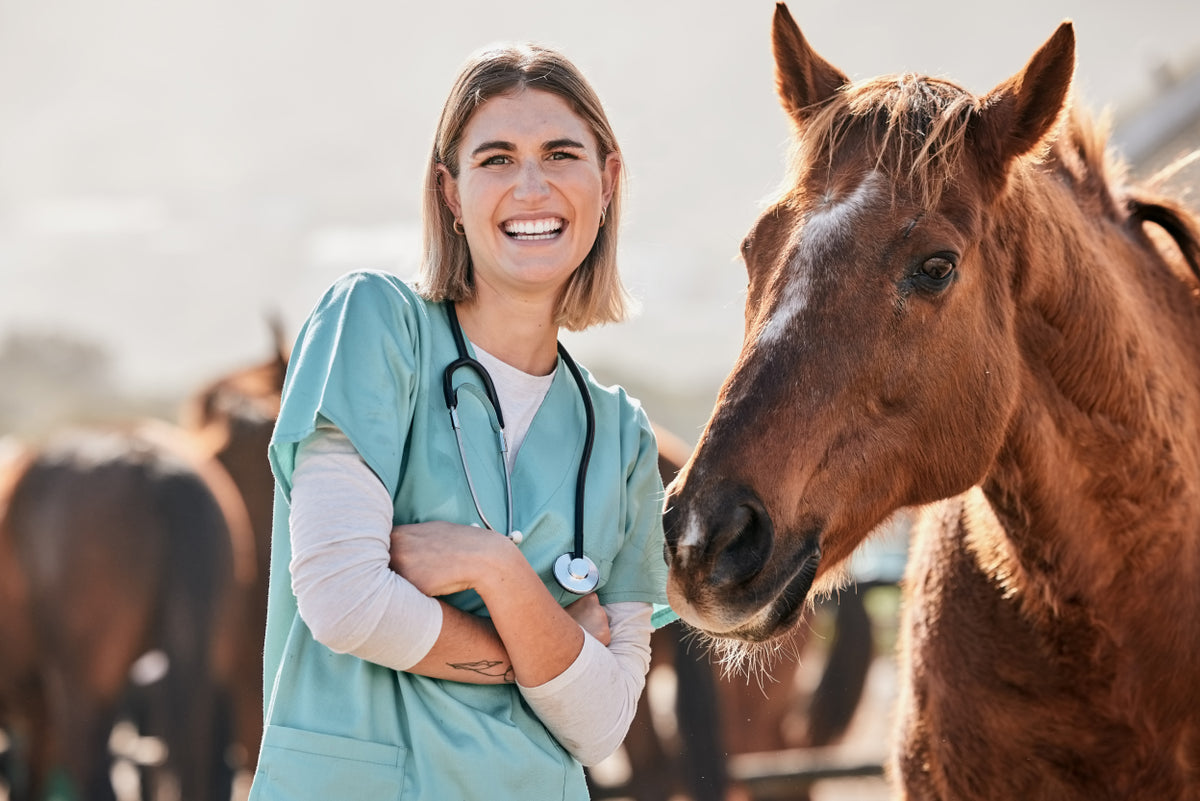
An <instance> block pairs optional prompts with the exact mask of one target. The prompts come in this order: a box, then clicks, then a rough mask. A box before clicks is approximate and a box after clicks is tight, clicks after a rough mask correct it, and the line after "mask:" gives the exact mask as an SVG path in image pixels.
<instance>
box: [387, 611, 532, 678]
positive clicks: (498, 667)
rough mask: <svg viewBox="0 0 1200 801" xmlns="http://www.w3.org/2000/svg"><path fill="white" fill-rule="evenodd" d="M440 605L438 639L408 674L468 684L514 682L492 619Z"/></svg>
mask: <svg viewBox="0 0 1200 801" xmlns="http://www.w3.org/2000/svg"><path fill="white" fill-rule="evenodd" d="M440 603H441V605H442V626H441V630H440V632H439V633H438V637H437V640H436V641H435V642H434V644H433V647H432V648H430V649H429V651H428V653H426V654H425V656H424V657H423V658H422V659H421V660H419V661H418V662H417V663H416V664H414V665H412V666H411V667H409V668H408V672H409V673H417V674H419V675H422V676H429V677H430V678H434V679H447V680H449V681H460V682H464V683H467V684H511V683H512V682H514V681H515V680H516V679H515V678H514V672H513V665H512V660H510V659H509V657H508V650H507V649H506V648H505V647H504V643H503V642H502V641H501V640H500V637H499V635H497V634H496V627H495V626H493V625H492V622H491V620H489V619H488V618H486V617H480V616H478V615H473V614H470V613H469V612H463V611H462V610H461V609H456V608H454V607H453V606H450V605H449V604H447V603H445V602H440Z"/></svg>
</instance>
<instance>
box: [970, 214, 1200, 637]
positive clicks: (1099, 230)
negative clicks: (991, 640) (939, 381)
mask: <svg viewBox="0 0 1200 801" xmlns="http://www.w3.org/2000/svg"><path fill="white" fill-rule="evenodd" d="M1059 201H1060V202H1059V203H1057V204H1056V206H1055V208H1057V209H1058V212H1056V217H1055V218H1054V219H1052V220H1051V219H1040V220H1038V221H1035V222H1033V223H1031V224H1032V225H1034V226H1037V227H1038V229H1039V230H1037V231H1036V232H1030V233H1031V235H1030V236H1026V237H1023V239H1024V240H1025V241H1031V242H1037V243H1038V247H1037V248H1036V249H1034V248H1030V249H1029V250H1027V251H1026V252H1022V253H1010V254H1009V255H1008V258H1012V259H1015V260H1016V263H1017V264H1018V265H1019V267H1014V268H1013V269H1014V273H1015V274H1018V275H1020V276H1021V285H1020V288H1019V289H1017V293H1018V295H1019V296H1020V297H1018V299H1017V301H1018V302H1017V308H1018V309H1020V311H1019V315H1020V319H1019V321H1018V322H1017V324H1016V327H1017V329H1018V331H1019V332H1020V333H1019V334H1018V336H1019V337H1020V344H1021V352H1022V354H1023V362H1024V367H1023V370H1022V377H1021V397H1022V400H1021V402H1020V405H1019V406H1018V409H1017V411H1016V415H1015V417H1014V418H1013V420H1012V421H1011V422H1010V424H1009V435H1008V437H1007V440H1006V443H1005V446H1004V448H1003V450H1002V452H1001V453H1000V455H999V457H998V459H997V461H996V464H995V466H994V468H993V469H992V471H991V472H990V473H989V475H988V477H987V480H986V481H985V483H984V491H985V493H986V494H987V496H988V499H989V501H990V502H991V506H992V507H993V509H994V510H995V512H996V514H997V516H998V517H999V518H1000V521H1001V522H1002V524H1003V528H1004V535H1005V536H1006V538H1007V539H1008V540H1009V542H1010V543H1011V550H1010V551H1009V553H1010V554H1011V557H1012V558H1013V559H1015V560H1016V561H1017V562H1019V563H1020V567H1019V568H1015V569H1014V570H1013V573H1014V574H1019V575H1022V576H1024V577H1025V579H1026V581H1027V582H1028V585H1027V586H1026V588H1025V589H1026V590H1027V592H1025V593H1023V595H1024V597H1026V598H1027V599H1034V598H1041V599H1044V600H1050V599H1059V601H1062V600H1063V599H1072V602H1082V603H1083V604H1084V605H1085V606H1086V607H1087V608H1089V609H1090V610H1091V612H1092V613H1093V614H1094V615H1095V616H1096V617H1097V618H1098V619H1103V620H1106V621H1108V623H1107V625H1108V626H1109V627H1110V628H1111V629H1112V630H1113V631H1116V630H1117V629H1118V628H1119V626H1120V625H1123V624H1124V622H1126V621H1129V620H1133V621H1136V620H1139V619H1142V618H1139V617H1138V616H1131V615H1130V613H1129V609H1128V608H1124V607H1127V606H1128V605H1129V604H1130V603H1133V602H1136V601H1137V600H1138V599H1142V598H1151V597H1153V598H1157V599H1158V601H1160V602H1162V603H1163V604H1164V608H1175V605H1174V604H1175V601H1174V600H1164V597H1166V596H1170V595H1171V593H1175V592H1177V591H1179V589H1180V587H1181V586H1182V585H1181V582H1180V581H1179V575H1180V571H1181V570H1185V569H1188V568H1187V567H1186V566H1188V565H1192V564H1195V563H1196V561H1197V560H1200V540H1197V538H1196V527H1195V522H1194V521H1195V520H1196V519H1197V516H1200V499H1198V498H1197V495H1196V493H1195V492H1191V491H1189V490H1188V489H1187V488H1188V487H1195V486H1197V483H1198V482H1200V447H1197V442H1198V440H1197V432H1198V431H1200V374H1198V371H1197V365H1198V364H1200V353H1197V348H1196V343H1197V342H1200V330H1198V329H1197V321H1196V316H1195V311H1194V309H1193V310H1187V309H1185V307H1184V304H1183V303H1181V302H1175V301H1174V300H1172V299H1173V298H1179V299H1183V298H1186V296H1187V289H1186V287H1185V286H1184V285H1183V284H1181V283H1180V282H1179V281H1178V279H1176V278H1174V277H1173V276H1172V275H1171V274H1170V271H1169V270H1168V269H1167V267H1166V265H1165V264H1164V263H1162V259H1161V257H1160V256H1159V255H1158V254H1157V253H1154V252H1153V251H1151V250H1149V249H1147V248H1144V247H1142V246H1141V245H1139V244H1137V243H1136V242H1133V241H1131V239H1130V237H1128V235H1127V234H1126V233H1125V232H1124V230H1123V228H1122V224H1121V222H1120V221H1119V220H1103V219H1101V220H1095V219H1083V217H1084V215H1083V214H1082V213H1079V214H1078V216H1076V213H1075V212H1074V211H1071V210H1070V208H1069V204H1066V203H1063V202H1061V198H1059ZM1015 202H1021V201H1019V200H1018V201H1015ZM1089 226H1090V227H1091V230H1089V231H1087V233H1086V235H1085V234H1083V233H1082V232H1083V231H1084V230H1085V228H1087V227H1089ZM1012 239H1021V237H1012ZM1091 243H1096V244H1091ZM989 256H994V257H995V258H996V259H1000V258H1004V256H1002V255H1001V254H1000V253H999V252H997V253H995V254H989ZM1071 265H1073V267H1072V266H1071ZM1017 270H1020V272H1016V271H1017ZM1164 299H1166V300H1165V302H1164ZM1133 568H1136V569H1133ZM1139 585H1141V587H1142V589H1141V590H1140V591H1139ZM1145 587H1155V588H1156V590H1155V592H1154V593H1150V592H1146V591H1145V589H1144V588H1145ZM1189 591H1190V590H1189ZM1055 603H1056V602H1055V601H1054V600H1050V604H1051V605H1052V606H1053V605H1054V604H1055ZM1147 614H1152V611H1151V610H1147ZM1114 636H1127V637H1129V638H1136V636H1137V634H1136V632H1124V631H1123V632H1119V634H1116V635H1114ZM1131 641H1132V640H1131ZM1143 646H1144V649H1145V652H1146V653H1151V652H1152V651H1154V644H1152V643H1148V642H1146V643H1143Z"/></svg>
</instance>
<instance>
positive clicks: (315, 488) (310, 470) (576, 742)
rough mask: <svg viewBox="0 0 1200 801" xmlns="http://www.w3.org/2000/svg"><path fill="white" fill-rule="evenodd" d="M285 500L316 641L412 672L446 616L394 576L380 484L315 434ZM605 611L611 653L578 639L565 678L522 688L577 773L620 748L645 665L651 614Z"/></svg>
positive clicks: (327, 434)
mask: <svg viewBox="0 0 1200 801" xmlns="http://www.w3.org/2000/svg"><path fill="white" fill-rule="evenodd" d="M291 499H292V503H291V511H290V515H289V524H290V527H291V539H292V562H291V574H292V590H293V592H294V593H295V595H296V601H297V606H298V608H299V612H300V616H301V618H302V619H303V620H304V622H305V623H306V624H307V625H308V627H309V629H310V630H311V631H312V633H313V637H314V638H316V639H317V641H318V642H321V643H322V644H324V645H325V646H327V647H328V648H330V649H331V650H334V651H338V652H341V653H350V654H353V655H354V656H357V657H360V658H362V659H366V660H368V661H371V662H375V663H377V664H381V665H384V666H387V667H390V668H393V669H395V670H407V669H409V668H411V667H412V666H413V665H415V664H416V663H417V662H419V661H420V660H421V659H422V658H423V657H424V656H425V655H426V654H428V653H429V650H430V649H431V648H432V647H433V645H434V643H435V642H436V641H437V638H438V635H439V633H440V631H441V625H442V610H441V605H440V604H439V603H438V601H436V600H435V599H433V598H430V597H428V596H426V595H424V594H423V593H422V592H420V591H419V590H418V589H417V588H416V587H414V586H413V585H412V584H411V583H409V582H408V581H407V580H405V579H404V578H403V577H401V576H400V575H399V574H397V573H395V572H394V571H392V570H391V568H390V566H389V560H390V556H389V553H388V548H389V546H390V543H391V539H390V536H391V530H392V512H393V508H392V500H391V498H390V497H389V495H388V492H387V489H386V488H385V487H384V485H383V483H382V482H381V481H380V480H379V478H378V477H377V476H376V475H375V473H374V472H372V470H371V469H370V467H368V466H367V464H366V462H364V461H363V459H362V457H361V456H360V455H359V454H358V452H357V451H356V450H355V449H354V446H353V444H352V443H351V442H350V440H349V439H348V438H347V437H346V436H345V435H344V434H343V433H342V432H340V431H339V430H337V429H336V428H334V427H332V426H330V425H327V424H322V425H321V426H320V427H319V428H318V429H317V431H316V433H314V434H313V435H311V436H310V437H308V438H307V439H306V440H304V442H302V443H301V444H300V446H299V448H298V450H297V454H296V467H295V470H294V472H293V475H292V493H291ZM604 608H605V611H606V613H607V614H608V617H609V629H610V632H611V635H612V640H611V643H610V644H609V646H608V647H607V648H606V647H605V646H604V645H603V644H602V643H600V641H599V640H596V639H595V638H594V637H592V636H591V635H589V634H586V632H585V636H584V646H583V648H582V650H581V651H580V653H579V656H578V657H576V659H575V661H574V662H573V663H572V664H571V665H570V666H569V667H568V668H567V669H566V670H565V671H563V672H562V673H561V674H559V675H558V676H556V677H555V678H553V679H551V680H550V681H548V682H546V683H545V684H541V685H539V686H537V687H524V686H521V685H518V688H519V689H520V691H521V693H522V694H523V695H524V697H525V699H526V701H527V702H528V703H529V705H530V707H531V708H532V709H533V710H534V712H535V713H537V715H538V717H539V718H540V719H541V720H542V722H543V723H544V724H545V725H546V727H547V728H548V729H549V730H550V731H551V732H552V733H553V734H554V735H555V737H556V738H557V739H558V740H559V742H560V743H562V745H563V747H564V748H566V749H567V750H568V751H570V752H571V754H573V755H574V756H575V758H576V759H578V760H579V761H580V762H581V763H583V764H584V765H593V764H595V763H597V762H599V761H601V760H602V759H604V758H605V757H607V756H608V755H609V754H611V753H612V752H613V751H615V750H616V749H617V747H618V746H619V745H620V744H621V741H622V740H623V739H624V738H625V734H626V732H627V731H628V729H629V724H630V722H631V721H632V720H633V714H634V711H635V710H636V708H637V702H638V698H639V697H640V696H641V693H642V688H643V687H644V685H645V680H646V673H647V671H648V669H649V665H650V633H651V631H652V625H651V612H652V609H651V606H650V605H649V604H645V603H615V604H609V605H607V606H605V607H604ZM601 699H602V700H601Z"/></svg>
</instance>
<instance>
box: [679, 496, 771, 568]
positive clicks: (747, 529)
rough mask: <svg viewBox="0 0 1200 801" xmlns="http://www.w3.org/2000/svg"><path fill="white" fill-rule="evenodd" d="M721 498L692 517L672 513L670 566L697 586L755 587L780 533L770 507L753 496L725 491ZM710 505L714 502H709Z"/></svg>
mask: <svg viewBox="0 0 1200 801" xmlns="http://www.w3.org/2000/svg"><path fill="white" fill-rule="evenodd" d="M712 495H720V496H721V497H720V498H719V499H718V500H717V501H716V502H714V503H712V504H711V505H708V504H705V505H704V509H703V510H701V509H699V508H696V507H692V508H691V509H690V510H689V511H690V513H684V514H681V513H680V509H679V508H678V507H676V508H668V511H667V514H666V516H665V518H664V528H665V533H666V551H667V557H668V561H669V563H671V564H672V565H674V566H675V567H677V568H679V569H680V571H681V572H684V573H687V574H688V575H689V577H691V578H692V579H693V580H696V581H701V582H703V583H707V584H709V585H710V586H714V587H730V588H732V587H737V586H740V585H744V584H746V583H748V582H750V581H752V580H753V579H754V578H755V576H757V575H758V574H759V573H760V572H761V571H762V569H763V566H764V565H765V564H766V562H767V559H768V558H769V557H770V555H771V551H772V550H773V548H774V543H775V532H774V526H773V525H772V522H771V516H770V514H768V512H767V510H766V507H765V505H764V504H763V502H762V500H760V499H759V497H758V495H757V494H755V493H754V492H753V491H751V490H749V489H747V488H743V487H739V488H736V489H732V488H728V487H721V488H718V489H717V490H716V491H715V492H714V493H712ZM709 500H713V498H712V496H710V498H709Z"/></svg>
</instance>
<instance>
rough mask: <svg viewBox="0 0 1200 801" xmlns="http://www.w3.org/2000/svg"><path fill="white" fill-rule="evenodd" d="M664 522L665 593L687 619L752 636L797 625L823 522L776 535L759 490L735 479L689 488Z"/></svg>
mask: <svg viewBox="0 0 1200 801" xmlns="http://www.w3.org/2000/svg"><path fill="white" fill-rule="evenodd" d="M701 499H703V500H701ZM664 523H665V526H664V527H665V530H666V553H667V564H668V567H669V571H670V572H669V578H668V581H667V598H668V600H669V601H670V604H671V607H672V609H674V610H675V611H676V612H677V613H678V614H679V616H680V617H681V618H682V619H683V620H684V621H685V622H687V623H689V624H691V625H692V626H695V627H696V628H698V629H700V630H702V631H704V632H706V633H708V634H711V635H713V636H716V637H722V638H729V639H738V640H745V641H750V642H759V641H763V640H768V639H771V638H772V637H775V636H777V635H779V634H781V633H783V632H784V631H785V630H787V629H788V628H790V627H791V625H792V624H793V623H795V621H796V619H797V618H798V617H799V616H800V614H801V612H802V611H803V607H804V603H805V600H806V599H807V597H808V592H809V590H810V589H811V587H812V583H813V579H814V578H815V577H816V574H817V569H818V567H819V564H820V559H821V552H820V547H819V545H818V542H819V535H820V531H821V527H820V526H813V527H811V528H807V529H806V530H805V531H804V532H803V533H801V534H800V535H799V536H787V537H778V536H777V532H776V530H775V526H774V523H773V521H772V518H771V515H770V514H769V513H768V511H767V508H766V506H765V504H764V503H763V502H762V500H761V499H760V498H759V496H758V495H757V494H756V493H755V492H754V491H752V490H750V489H749V488H747V487H744V486H736V485H734V486H731V485H722V486H718V487H716V488H709V489H707V490H705V491H703V492H688V491H687V488H686V487H685V488H684V491H683V492H682V493H681V494H680V495H678V496H677V497H675V498H674V499H673V500H672V502H670V503H669V504H668V510H667V512H666V516H665V518H664Z"/></svg>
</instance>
